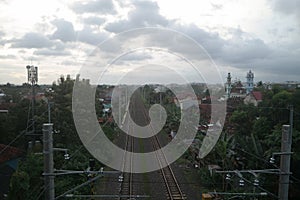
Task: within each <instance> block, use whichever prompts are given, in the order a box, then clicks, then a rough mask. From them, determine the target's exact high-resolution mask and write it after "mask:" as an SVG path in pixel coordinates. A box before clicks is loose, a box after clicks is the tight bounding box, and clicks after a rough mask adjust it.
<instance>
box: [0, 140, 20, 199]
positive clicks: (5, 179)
mask: <svg viewBox="0 0 300 200" xmlns="http://www.w3.org/2000/svg"><path fill="white" fill-rule="evenodd" d="M0 152H1V153H0V199H2V198H4V196H5V195H6V194H7V193H8V189H9V183H10V178H11V176H12V174H13V173H14V172H15V170H16V169H17V166H18V161H19V159H20V158H21V156H22V155H23V154H24V152H23V151H22V150H20V149H18V148H16V147H11V146H7V145H5V144H0Z"/></svg>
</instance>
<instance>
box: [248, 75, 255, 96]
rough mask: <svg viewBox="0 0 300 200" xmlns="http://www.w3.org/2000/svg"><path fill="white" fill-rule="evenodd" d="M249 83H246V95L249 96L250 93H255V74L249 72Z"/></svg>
mask: <svg viewBox="0 0 300 200" xmlns="http://www.w3.org/2000/svg"><path fill="white" fill-rule="evenodd" d="M246 79H247V82H246V93H247V94H249V93H250V92H252V91H253V87H254V85H253V81H254V74H253V72H251V70H249V72H248V73H247V76H246Z"/></svg>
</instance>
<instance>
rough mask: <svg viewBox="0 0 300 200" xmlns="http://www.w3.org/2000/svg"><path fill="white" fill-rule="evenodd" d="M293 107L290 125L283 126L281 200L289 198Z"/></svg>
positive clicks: (279, 193)
mask: <svg viewBox="0 0 300 200" xmlns="http://www.w3.org/2000/svg"><path fill="white" fill-rule="evenodd" d="M293 112H294V108H293V106H290V125H283V126H282V139H281V152H283V154H282V155H281V158H280V176H279V189H278V196H279V200H287V199H288V198H289V181H290V164H291V154H292V152H291V148H292V135H293Z"/></svg>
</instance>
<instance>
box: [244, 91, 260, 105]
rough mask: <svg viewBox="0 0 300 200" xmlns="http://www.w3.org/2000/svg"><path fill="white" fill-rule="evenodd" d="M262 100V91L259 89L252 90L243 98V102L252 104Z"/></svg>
mask: <svg viewBox="0 0 300 200" xmlns="http://www.w3.org/2000/svg"><path fill="white" fill-rule="evenodd" d="M261 101H262V93H261V92H259V91H252V92H250V93H249V94H247V96H246V97H245V99H244V103H245V104H253V105H254V106H257V105H258V104H259V103H260V102H261Z"/></svg>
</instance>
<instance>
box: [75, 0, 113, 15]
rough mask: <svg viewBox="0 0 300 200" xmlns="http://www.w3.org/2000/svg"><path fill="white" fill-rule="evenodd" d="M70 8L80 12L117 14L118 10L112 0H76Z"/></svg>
mask: <svg viewBox="0 0 300 200" xmlns="http://www.w3.org/2000/svg"><path fill="white" fill-rule="evenodd" d="M70 8H71V9H72V10H73V11H74V12H76V13H78V14H82V13H97V14H115V13H116V10H115V7H114V4H113V2H112V0H92V1H76V2H74V3H73V4H71V6H70Z"/></svg>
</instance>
